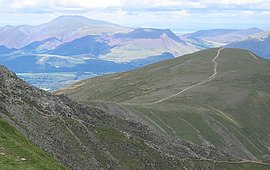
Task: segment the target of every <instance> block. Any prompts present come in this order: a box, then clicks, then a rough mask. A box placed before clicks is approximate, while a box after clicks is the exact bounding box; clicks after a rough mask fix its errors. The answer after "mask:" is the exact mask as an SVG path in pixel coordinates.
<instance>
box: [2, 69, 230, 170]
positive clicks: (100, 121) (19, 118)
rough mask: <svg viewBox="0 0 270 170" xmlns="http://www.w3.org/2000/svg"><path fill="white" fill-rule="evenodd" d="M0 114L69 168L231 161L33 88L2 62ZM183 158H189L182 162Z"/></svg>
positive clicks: (212, 150) (160, 166) (154, 166)
mask: <svg viewBox="0 0 270 170" xmlns="http://www.w3.org/2000/svg"><path fill="white" fill-rule="evenodd" d="M0 116H1V117H2V118H4V119H5V120H6V121H7V122H9V124H11V125H12V126H14V127H15V128H16V129H17V130H18V131H19V132H21V133H22V134H23V135H24V136H26V137H27V138H28V139H30V140H31V141H33V142H34V143H35V144H36V145H38V146H39V147H41V148H42V149H44V150H45V151H47V152H48V153H50V154H51V155H53V156H54V157H55V158H56V159H58V160H59V161H61V162H62V163H63V164H65V165H66V166H67V167H69V168H71V169H101V168H105V169H126V168H135V169H137V168H140V169H164V168H168V167H172V168H173V167H182V166H185V164H188V166H189V167H193V168H196V166H198V165H197V164H195V163H194V162H193V159H211V160H213V159H215V160H230V159H234V158H233V157H232V156H230V155H228V154H226V153H223V152H220V151H218V150H217V149H216V148H214V147H213V146H208V147H200V146H198V145H196V144H193V143H191V142H189V141H186V140H184V139H179V138H174V137H170V136H165V135H162V134H159V133H157V132H156V131H154V130H152V129H150V128H149V127H147V126H146V125H143V124H141V123H139V122H136V121H133V120H127V119H124V118H122V117H120V116H116V115H113V114H110V113H109V112H108V111H106V112H105V111H103V110H101V109H99V108H97V107H90V106H84V105H81V104H78V103H77V102H74V101H72V100H71V99H70V98H68V97H66V96H64V95H59V96H55V95H53V94H51V93H48V92H46V91H43V90H40V89H37V88H35V87H32V86H30V85H28V84H26V83H25V82H24V81H22V80H20V79H19V78H18V77H17V76H16V75H15V74H14V73H13V72H10V71H9V70H7V68H6V67H4V66H0ZM183 158H190V159H187V160H182V162H181V159H183ZM210 162H211V161H210ZM209 164H210V165H211V163H208V165H209Z"/></svg>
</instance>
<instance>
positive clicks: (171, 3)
mask: <svg viewBox="0 0 270 170" xmlns="http://www.w3.org/2000/svg"><path fill="white" fill-rule="evenodd" d="M0 7H1V9H0V14H1V15H0V18H1V20H0V26H5V25H13V26H18V25H39V24H43V23H46V22H49V21H50V20H53V19H54V18H57V17H59V16H62V15H81V16H85V17H87V18H90V19H96V20H105V21H108V22H112V23H116V24H119V25H123V26H127V27H151V28H163V29H165V28H169V29H171V30H173V31H174V32H176V33H179V32H180V33H185V32H193V31H196V30H203V29H246V28H252V27H257V28H260V29H269V28H270V23H269V17H270V1H265V0H264V1H263V0H244V1H243V0H234V1H233V0H221V1H219V2H215V1H212V0H191V1H187V0H183V1H176V0H156V1H154V0H144V1H142V0H135V1H132V2H129V1H126V0H111V1H96V0H90V1H86V0H77V1H73V0H61V1H56V0H49V1H43V0H31V1H30V0H21V1H19V0H11V1H7V0H0Z"/></svg>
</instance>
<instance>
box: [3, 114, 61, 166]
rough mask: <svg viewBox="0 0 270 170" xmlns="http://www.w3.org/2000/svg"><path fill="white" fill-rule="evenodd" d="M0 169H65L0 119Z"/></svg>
mask: <svg viewBox="0 0 270 170" xmlns="http://www.w3.org/2000/svg"><path fill="white" fill-rule="evenodd" d="M24 159H26V160H24ZM0 167H1V168H0V169H5V170H15V169H22V170H23V169H25V170H26V169H27V170H34V169H44V170H45V169H47V170H51V169H55V170H56V169H66V168H65V167H64V166H62V165H61V164H60V163H58V162H57V161H56V160H54V159H53V158H52V157H51V156H49V155H48V154H46V153H45V152H44V151H42V150H41V149H39V148H38V147H37V146H35V145H34V144H33V143H31V142H29V141H28V140H27V139H26V138H24V137H23V136H22V135H21V134H19V133H18V132H17V131H16V130H15V129H14V128H13V127H11V126H10V125H9V124H7V123H6V122H5V121H4V120H3V119H2V118H0Z"/></svg>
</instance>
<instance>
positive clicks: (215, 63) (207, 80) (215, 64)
mask: <svg viewBox="0 0 270 170" xmlns="http://www.w3.org/2000/svg"><path fill="white" fill-rule="evenodd" d="M223 49H224V48H220V49H218V51H217V55H216V56H215V57H214V58H213V60H212V62H213V63H214V73H213V74H212V75H211V76H210V77H208V78H207V79H206V80H204V81H202V82H199V83H196V84H193V85H191V86H188V87H186V88H185V89H183V90H181V91H179V92H178V93H175V94H173V95H170V96H168V97H165V98H163V99H160V100H158V101H156V102H151V103H146V104H147V105H149V104H158V103H161V102H163V101H165V100H168V99H170V98H172V97H175V96H177V95H179V94H181V93H184V92H185V91H187V90H190V89H192V88H194V87H197V86H199V85H202V84H205V83H207V82H209V81H211V80H213V79H214V78H215V77H216V75H217V62H216V59H217V58H218V57H219V55H220V52H221V50H223Z"/></svg>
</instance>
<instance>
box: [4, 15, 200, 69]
mask: <svg viewBox="0 0 270 170" xmlns="http://www.w3.org/2000/svg"><path fill="white" fill-rule="evenodd" d="M0 45H1V47H0V56H1V57H0V63H1V64H5V65H7V66H8V67H9V68H10V69H12V70H13V71H15V72H21V71H27V72H52V71H56V70H58V71H64V70H72V69H73V70H74V71H76V70H78V69H79V70H82V68H84V70H82V71H95V72H104V69H103V68H106V70H107V71H108V70H109V72H117V71H119V70H117V69H115V68H114V67H111V66H110V65H107V64H108V63H111V62H114V63H115V64H114V65H123V67H125V68H126V69H132V68H134V67H138V66H141V65H145V64H150V63H153V62H157V61H161V60H165V59H168V56H169V58H172V57H176V56H180V55H183V54H187V53H191V52H194V51H197V50H198V48H197V47H196V46H194V45H193V44H191V43H189V42H187V41H185V40H183V39H181V38H179V37H178V36H176V35H175V34H174V33H173V32H172V31H170V30H169V29H164V30H162V29H152V28H127V27H123V26H119V25H116V24H113V23H109V22H105V21H99V20H91V19H88V18H85V17H82V16H61V17H58V18H56V19H54V20H52V21H50V22H48V23H45V24H42V25H38V26H27V25H23V26H5V27H2V28H1V29H0ZM93 60H97V61H98V63H102V65H103V66H104V67H103V66H102V67H100V68H101V69H95V70H93V67H95V68H99V67H97V66H96V65H92V64H93V62H92V61H93ZM144 60H145V62H144ZM19 61H20V62H21V61H25V62H24V63H26V61H27V65H28V66H29V67H27V68H24V69H23V70H22V69H19V68H20V67H17V65H16V63H18V62H19ZM95 63H96V62H95ZM127 63H130V65H133V66H134V67H133V66H130V67H129V68H127V67H126V66H125V65H126V64H127ZM124 70H125V69H124ZM124 70H123V69H121V71H124Z"/></svg>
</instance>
